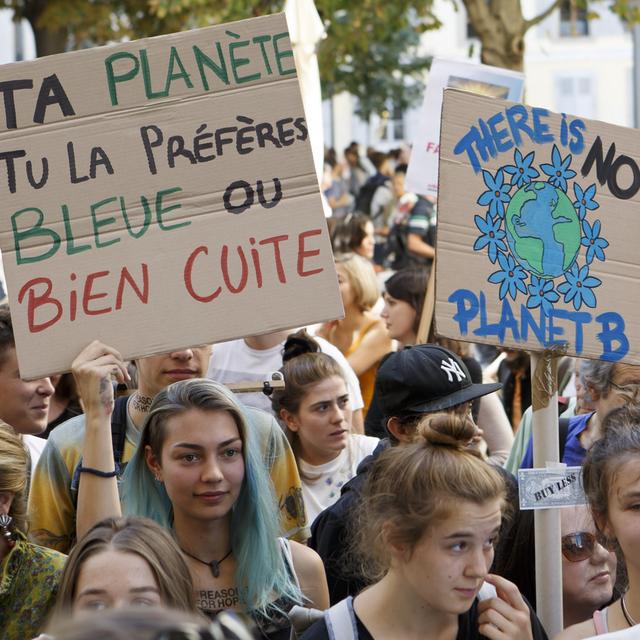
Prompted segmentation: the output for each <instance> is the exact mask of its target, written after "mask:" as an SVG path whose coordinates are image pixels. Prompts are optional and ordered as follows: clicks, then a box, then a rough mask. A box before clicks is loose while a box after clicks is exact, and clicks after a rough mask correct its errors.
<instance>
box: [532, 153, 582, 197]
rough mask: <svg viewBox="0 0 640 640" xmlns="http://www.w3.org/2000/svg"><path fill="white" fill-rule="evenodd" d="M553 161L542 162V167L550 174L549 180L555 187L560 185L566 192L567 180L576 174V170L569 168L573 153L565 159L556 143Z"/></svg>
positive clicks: (552, 154) (552, 155) (552, 156)
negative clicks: (549, 162)
mask: <svg viewBox="0 0 640 640" xmlns="http://www.w3.org/2000/svg"><path fill="white" fill-rule="evenodd" d="M551 162H552V164H541V165H540V168H541V169H542V170H543V171H544V172H545V173H546V174H547V175H548V176H549V180H548V181H547V182H550V183H551V184H552V185H553V186H554V187H558V188H560V189H562V190H563V191H565V192H566V191H567V180H568V179H569V178H573V176H575V175H576V172H575V171H573V170H572V169H569V166H570V165H571V154H569V155H568V156H567V157H566V158H564V159H563V158H562V157H561V156H560V151H558V147H556V145H555V144H554V145H553V152H552V153H551Z"/></svg>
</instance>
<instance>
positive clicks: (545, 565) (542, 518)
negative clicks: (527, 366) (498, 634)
mask: <svg viewBox="0 0 640 640" xmlns="http://www.w3.org/2000/svg"><path fill="white" fill-rule="evenodd" d="M557 360H558V358H557V356H555V355H552V354H551V353H550V352H548V351H545V352H544V353H541V354H540V353H531V373H532V375H531V387H532V388H531V400H532V405H533V407H532V409H533V464H534V466H535V467H546V466H547V462H558V457H559V444H558V429H559V427H558V372H557ZM534 520H535V536H536V611H537V613H538V617H539V618H540V620H541V622H542V624H543V625H544V628H545V629H546V631H547V633H548V634H549V637H550V638H552V637H555V636H556V635H557V634H558V633H560V632H561V631H562V628H563V625H562V554H561V548H560V510H559V509H537V510H536V512H535V514H534Z"/></svg>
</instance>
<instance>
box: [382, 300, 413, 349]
mask: <svg viewBox="0 0 640 640" xmlns="http://www.w3.org/2000/svg"><path fill="white" fill-rule="evenodd" d="M382 297H383V299H384V308H383V309H382V313H381V314H380V315H381V317H382V318H384V321H385V322H386V324H387V331H388V332H389V337H390V338H392V339H393V340H399V341H400V342H402V344H412V343H413V342H415V337H416V334H415V331H414V327H415V322H416V315H417V312H416V310H415V309H414V308H413V307H412V306H411V305H410V304H409V303H408V302H405V301H404V300H399V299H398V298H394V297H393V296H392V295H390V294H388V293H387V292H386V291H385V293H384V295H383V296H382Z"/></svg>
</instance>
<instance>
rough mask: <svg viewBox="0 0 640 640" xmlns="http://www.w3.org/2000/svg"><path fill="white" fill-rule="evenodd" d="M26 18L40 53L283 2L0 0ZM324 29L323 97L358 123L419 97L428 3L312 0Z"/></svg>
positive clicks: (429, 24)
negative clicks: (344, 101)
mask: <svg viewBox="0 0 640 640" xmlns="http://www.w3.org/2000/svg"><path fill="white" fill-rule="evenodd" d="M2 5H4V6H6V7H9V8H11V9H13V10H14V11H15V14H16V17H20V18H25V19H27V20H28V21H29V22H30V24H31V26H32V28H33V30H34V34H35V38H36V49H37V52H38V55H39V56H43V55H49V54H52V53H60V52H62V51H66V50H69V49H77V48H81V47H83V46H87V45H94V44H104V43H107V42H112V41H118V40H121V39H122V38H132V39H133V38H141V37H145V36H155V35H160V34H165V33H172V32H175V31H181V30H184V29H188V28H191V27H199V26H206V25H211V24H218V23H222V22H227V21H230V20H240V19H243V18H250V17H254V16H259V15H265V14H268V13H273V12H277V11H282V9H283V6H284V0H0V6H2ZM316 6H317V8H318V11H319V13H320V15H321V17H322V19H323V20H324V22H325V24H326V27H327V38H326V39H325V40H324V41H323V42H322V43H321V44H320V47H319V52H318V57H319V64H320V73H321V80H322V86H323V91H324V95H325V97H330V96H331V95H334V94H335V93H339V92H341V91H348V92H349V93H351V94H352V95H354V96H356V97H357V98H358V102H359V112H360V114H361V115H362V116H363V117H364V118H368V117H369V115H370V114H371V113H374V112H377V113H383V112H384V111H385V110H386V109H387V107H388V104H389V102H390V101H392V102H393V103H394V104H395V105H396V106H399V107H400V108H405V107H407V106H408V105H409V104H411V103H412V102H414V101H415V100H416V99H417V98H418V97H419V96H420V95H421V92H422V85H421V83H420V78H421V76H422V75H423V71H424V70H425V69H426V68H427V67H428V63H429V58H427V57H425V56H422V55H420V53H419V48H418V46H419V40H420V35H421V34H422V33H423V32H424V31H426V30H427V29H432V28H437V27H438V26H440V23H439V22H438V20H437V19H436V18H435V16H433V14H432V13H431V11H430V6H431V0H392V1H389V0H316Z"/></svg>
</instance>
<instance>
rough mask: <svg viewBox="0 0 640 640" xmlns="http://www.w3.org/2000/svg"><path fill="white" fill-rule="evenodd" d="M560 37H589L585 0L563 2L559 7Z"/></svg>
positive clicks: (564, 0)
mask: <svg viewBox="0 0 640 640" xmlns="http://www.w3.org/2000/svg"><path fill="white" fill-rule="evenodd" d="M560 35H561V36H562V37H565V38H571V37H575V36H588V35H589V21H588V20H587V3H586V0H563V2H562V4H561V5H560Z"/></svg>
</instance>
